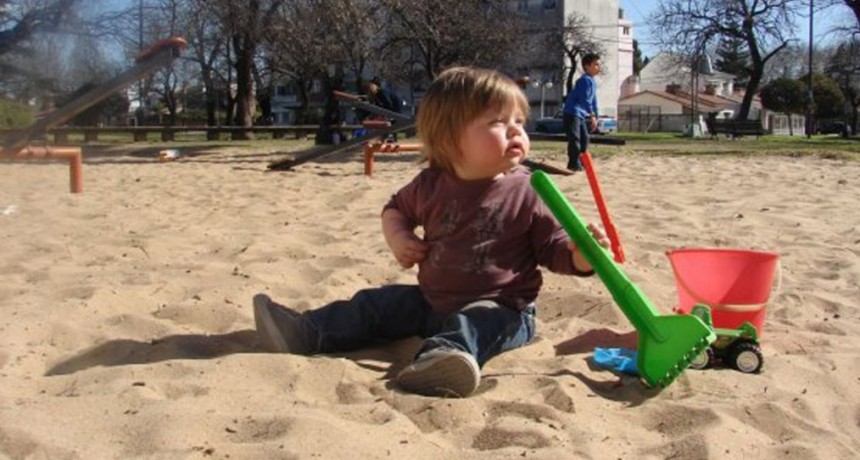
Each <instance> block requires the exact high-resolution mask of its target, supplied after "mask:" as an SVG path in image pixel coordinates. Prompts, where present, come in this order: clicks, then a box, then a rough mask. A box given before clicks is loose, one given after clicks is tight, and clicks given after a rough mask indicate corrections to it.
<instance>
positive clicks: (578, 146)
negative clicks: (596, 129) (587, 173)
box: [562, 113, 588, 170]
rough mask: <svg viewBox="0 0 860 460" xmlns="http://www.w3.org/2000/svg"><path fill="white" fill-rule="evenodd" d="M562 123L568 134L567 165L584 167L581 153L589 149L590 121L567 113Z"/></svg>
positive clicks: (569, 167) (577, 167)
mask: <svg viewBox="0 0 860 460" xmlns="http://www.w3.org/2000/svg"><path fill="white" fill-rule="evenodd" d="M562 123H563V125H564V133H565V134H566V135H567V167H568V169H577V170H578V169H582V160H580V158H579V155H580V154H581V153H582V152H587V151H588V122H587V120H584V119H582V118H579V117H577V116H576V115H571V114H569V113H565V114H564V117H563V118H562Z"/></svg>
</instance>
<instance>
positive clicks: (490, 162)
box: [454, 104, 530, 180]
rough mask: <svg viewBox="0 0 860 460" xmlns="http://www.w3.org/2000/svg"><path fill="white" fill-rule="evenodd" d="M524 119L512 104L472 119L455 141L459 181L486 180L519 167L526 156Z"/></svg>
mask: <svg viewBox="0 0 860 460" xmlns="http://www.w3.org/2000/svg"><path fill="white" fill-rule="evenodd" d="M525 121H526V120H525V116H524V115H523V113H522V111H521V110H520V109H519V108H517V107H516V106H515V105H514V104H511V105H510V107H499V108H493V109H489V110H487V111H485V112H484V113H482V114H481V115H479V116H478V117H477V118H475V119H474V120H472V121H471V122H470V123H469V124H468V125H466V129H465V130H463V134H462V135H461V136H460V141H459V142H458V147H459V154H460V156H459V158H458V159H457V161H455V162H454V170H455V172H456V173H457V176H458V177H459V178H461V179H466V180H473V179H488V178H493V177H496V176H498V175H499V174H502V173H504V172H506V171H508V170H510V169H511V168H513V167H514V166H516V165H518V164H520V163H521V162H522V161H523V160H524V159H525V158H526V156H528V154H529V148H530V144H529V137H528V135H527V134H526V131H525V126H524V124H525Z"/></svg>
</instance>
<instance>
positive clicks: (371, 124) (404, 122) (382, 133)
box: [268, 91, 420, 175]
mask: <svg viewBox="0 0 860 460" xmlns="http://www.w3.org/2000/svg"><path fill="white" fill-rule="evenodd" d="M333 94H334V97H335V98H337V99H339V100H341V101H343V102H345V103H346V104H347V105H348V106H350V107H354V108H358V109H362V110H365V111H367V112H369V113H372V114H374V115H378V116H380V117H383V118H386V119H388V120H391V121H388V120H367V121H365V122H364V123H362V124H363V126H364V127H365V129H366V130H367V132H366V133H365V134H364V135H361V136H355V137H353V138H352V139H349V140H346V141H344V142H341V143H340V144H335V145H324V146H320V147H314V148H311V149H309V150H305V151H303V152H298V153H296V154H295V155H294V156H293V157H291V158H285V159H282V160H277V161H273V162H272V163H269V166H268V168H269V169H271V170H275V171H279V170H287V169H292V168H293V167H295V166H298V165H301V164H304V163H307V162H308V161H311V160H315V159H317V158H322V157H324V156H327V155H332V154H335V153H338V152H344V151H347V150H349V149H351V148H353V147H355V146H357V145H361V144H364V143H374V142H375V143H379V142H381V139H384V138H385V137H386V136H388V135H391V134H397V133H400V132H403V131H407V130H410V129H414V128H415V121H414V120H412V118H411V117H408V116H406V115H403V114H400V113H397V112H392V111H390V110H387V109H384V108H382V107H379V106H377V105H373V104H371V103H369V102H367V101H366V100H364V99H363V98H362V97H361V96H358V95H355V94H350V93H345V92H342V91H335V92H334V93H333ZM419 150H420V147H419ZM379 151H384V150H383V149H382V148H380V149H377V150H373V149H372V150H371V151H368V150H365V174H368V172H370V173H372V172H373V155H374V153H376V152H379ZM400 151H405V150H400ZM368 175H369V174H368Z"/></svg>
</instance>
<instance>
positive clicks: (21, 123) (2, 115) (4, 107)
mask: <svg viewBox="0 0 860 460" xmlns="http://www.w3.org/2000/svg"><path fill="white" fill-rule="evenodd" d="M33 121H34V120H33V112H32V111H30V109H28V108H27V107H25V106H24V105H21V104H19V103H17V102H14V101H10V100H8V99H4V98H0V128H26V127H27V126H30V125H31V124H33Z"/></svg>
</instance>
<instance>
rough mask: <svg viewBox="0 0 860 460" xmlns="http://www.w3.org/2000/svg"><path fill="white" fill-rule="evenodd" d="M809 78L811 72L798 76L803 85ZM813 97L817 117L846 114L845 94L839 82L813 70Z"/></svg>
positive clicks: (834, 116) (833, 116)
mask: <svg viewBox="0 0 860 460" xmlns="http://www.w3.org/2000/svg"><path fill="white" fill-rule="evenodd" d="M808 79H809V74H806V75H803V76H801V77H800V78H798V80H799V81H800V82H801V83H802V84H803V85H806V84H807V83H806V82H807V81H808ZM812 97H813V100H814V102H815V116H816V117H817V118H837V117H841V116H843V115H844V113H845V96H844V95H843V94H842V90H841V89H839V83H837V82H836V81H835V80H833V79H832V78H830V77H828V76H827V75H824V74H820V73H815V72H813V74H812Z"/></svg>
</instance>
